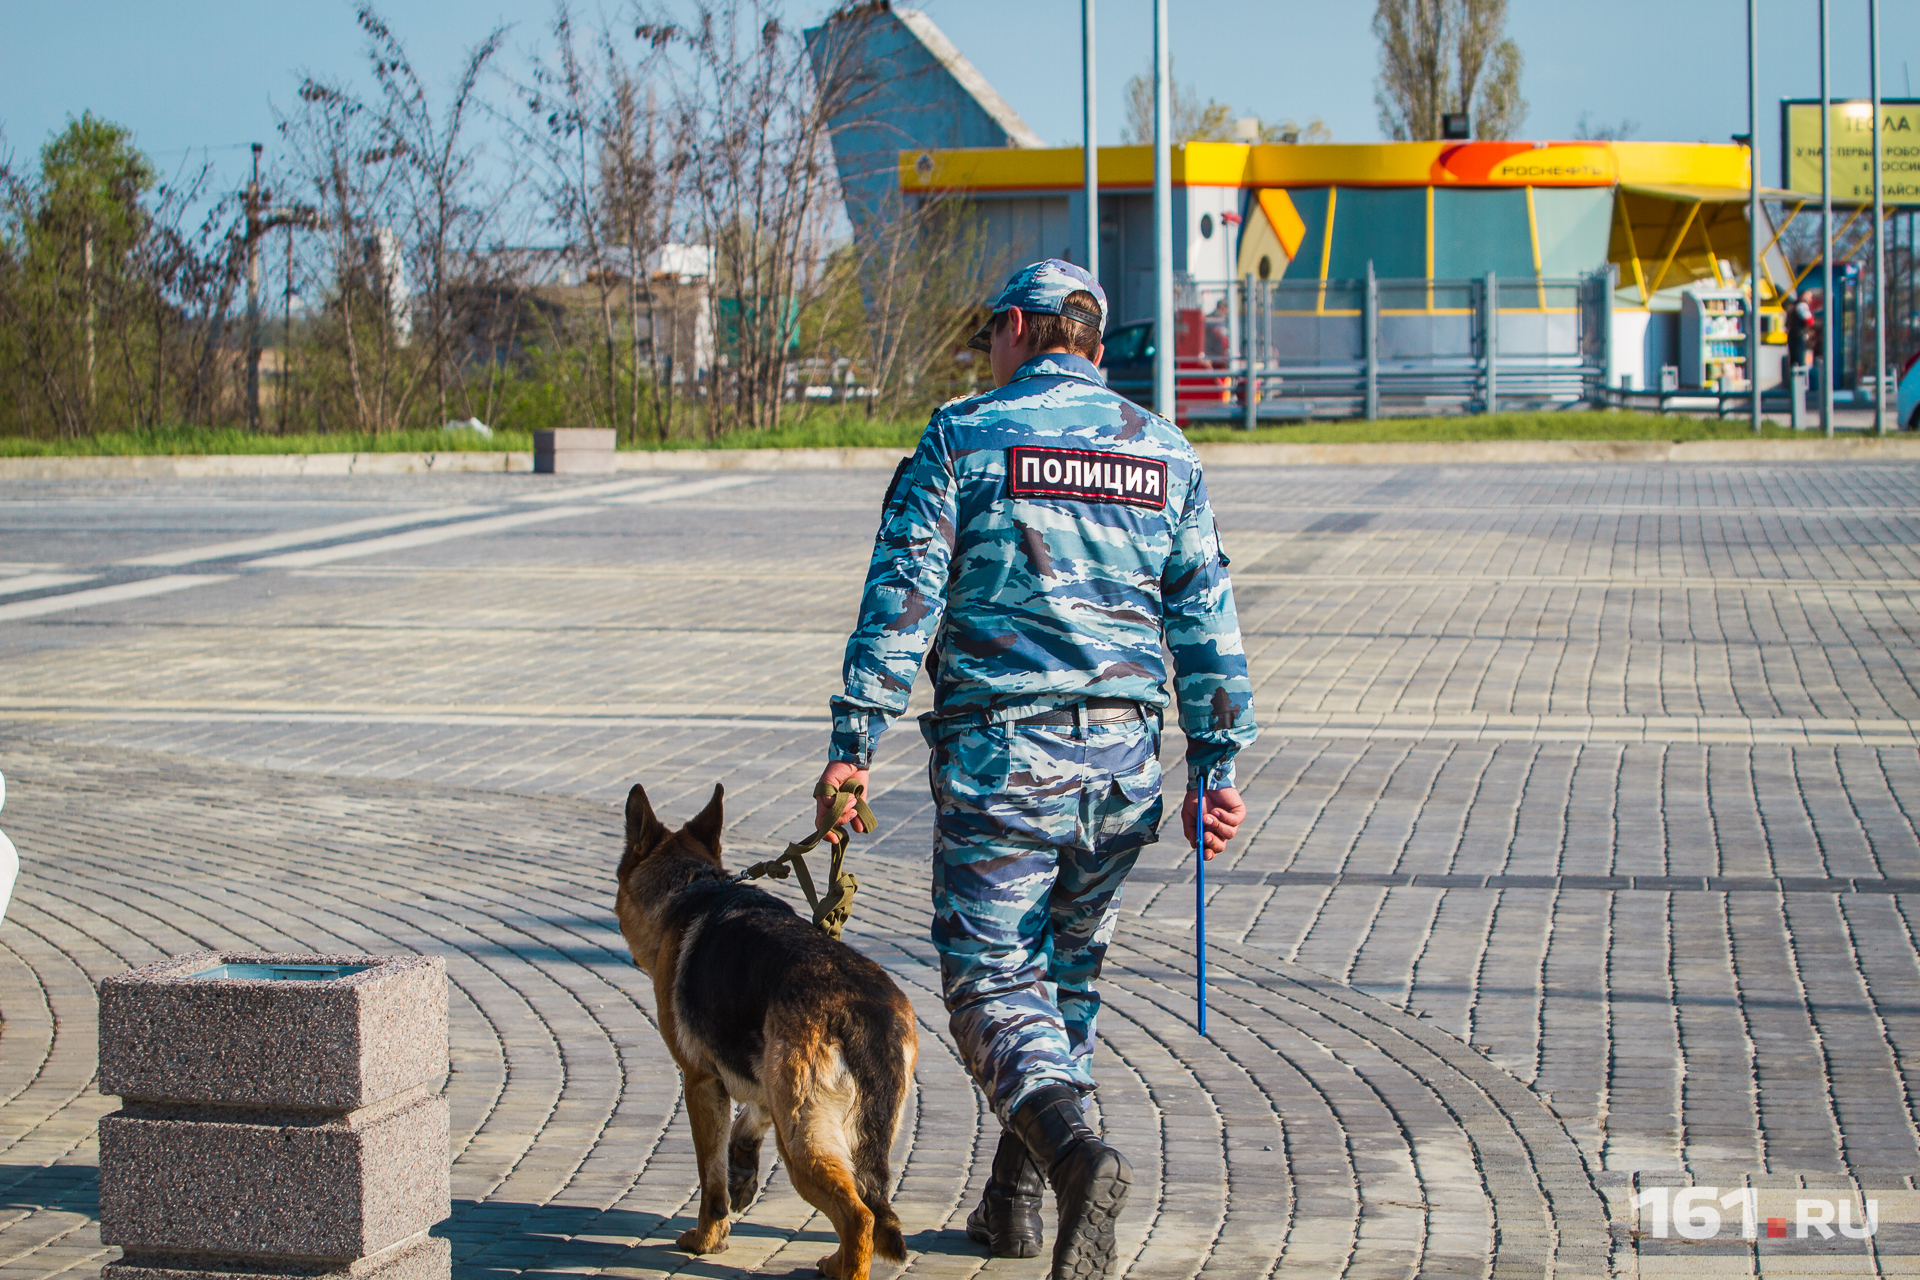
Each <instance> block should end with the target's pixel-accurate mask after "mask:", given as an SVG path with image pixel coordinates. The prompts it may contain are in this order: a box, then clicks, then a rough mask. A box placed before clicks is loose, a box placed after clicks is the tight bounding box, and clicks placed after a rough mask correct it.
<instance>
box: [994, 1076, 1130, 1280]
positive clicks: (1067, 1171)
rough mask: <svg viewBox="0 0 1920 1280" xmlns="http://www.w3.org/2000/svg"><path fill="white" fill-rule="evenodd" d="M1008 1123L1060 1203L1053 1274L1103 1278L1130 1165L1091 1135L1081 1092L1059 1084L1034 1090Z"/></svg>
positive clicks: (1059, 1279)
mask: <svg viewBox="0 0 1920 1280" xmlns="http://www.w3.org/2000/svg"><path fill="white" fill-rule="evenodd" d="M1008 1128H1010V1129H1011V1130H1012V1131H1013V1132H1014V1133H1016V1134H1018V1135H1020V1140H1021V1141H1022V1142H1024V1143H1026V1144H1027V1150H1028V1151H1031V1152H1032V1153H1033V1158H1034V1159H1036V1160H1038V1161H1039V1162H1040V1166H1041V1168H1043V1169H1045V1170H1046V1171H1047V1181H1048V1182H1049V1183H1050V1184H1052V1186H1053V1198H1054V1200H1055V1202H1057V1203H1058V1204H1059V1206H1060V1225H1059V1227H1058V1228H1057V1229H1056V1230H1055V1231H1054V1236H1053V1272H1052V1280H1105V1278H1106V1277H1107V1276H1109V1275H1111V1274H1112V1273H1113V1253H1114V1244H1113V1227H1114V1223H1115V1222H1116V1221H1118V1220H1119V1217H1120V1211H1121V1210H1122V1209H1124V1208H1126V1206H1127V1192H1128V1191H1130V1190H1131V1189H1132V1187H1133V1166H1132V1165H1131V1164H1128V1163H1127V1158H1126V1157H1125V1156H1123V1155H1121V1154H1120V1153H1119V1152H1118V1151H1115V1150H1114V1149H1113V1148H1112V1147H1110V1146H1108V1145H1107V1144H1106V1143H1104V1142H1102V1141H1100V1139H1099V1138H1097V1137H1095V1136H1094V1133H1093V1130H1091V1129H1089V1128H1088V1127H1087V1121H1086V1117H1085V1116H1083V1115H1081V1113H1080V1095H1079V1094H1077V1093H1075V1092H1074V1091H1073V1090H1072V1089H1070V1088H1068V1087H1067V1086H1066V1085H1064V1084H1050V1085H1047V1086H1046V1087H1045V1088H1043V1089H1040V1090H1039V1091H1037V1092H1035V1093H1034V1094H1033V1095H1032V1096H1031V1097H1029V1098H1028V1099H1027V1100H1026V1102H1024V1103H1022V1104H1021V1107H1020V1109H1019V1110H1018V1111H1016V1112H1014V1113H1013V1118H1012V1122H1011V1123H1010V1124H1009V1125H1008Z"/></svg>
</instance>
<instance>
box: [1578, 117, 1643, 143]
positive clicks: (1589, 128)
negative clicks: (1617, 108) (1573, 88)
mask: <svg viewBox="0 0 1920 1280" xmlns="http://www.w3.org/2000/svg"><path fill="white" fill-rule="evenodd" d="M1638 132H1640V122H1639V121H1638V120H1634V119H1623V120H1621V121H1620V123H1619V124H1608V123H1606V122H1604V121H1601V122H1595V121H1594V120H1593V118H1592V116H1591V115H1590V114H1589V113H1588V112H1585V111H1582V112H1581V113H1580V119H1579V121H1578V122H1577V123H1575V124H1574V126H1573V136H1574V137H1575V138H1577V139H1579V140H1580V141H1582V142H1621V141H1624V140H1625V139H1627V138H1631V137H1632V136H1633V135H1634V134H1636V133H1638Z"/></svg>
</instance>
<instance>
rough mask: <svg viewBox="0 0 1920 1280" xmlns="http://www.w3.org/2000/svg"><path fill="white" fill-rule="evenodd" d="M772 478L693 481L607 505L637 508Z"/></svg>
mask: <svg viewBox="0 0 1920 1280" xmlns="http://www.w3.org/2000/svg"><path fill="white" fill-rule="evenodd" d="M772 478H773V477H772V476H722V477H720V478H719V479H717V480H695V481H694V482H693V483H691V484H677V485H674V486H673V487H672V488H668V489H649V490H648V491H646V492H645V493H635V494H630V495H628V496H627V497H624V498H609V499H608V500H607V502H608V504H609V505H614V504H618V505H620V506H623V507H633V506H639V505H640V504H641V503H643V502H672V501H673V500H674V499H675V498H691V497H695V496H697V495H699V494H703V493H717V492H719V491H720V490H722V489H738V488H739V487H740V486H742V485H748V484H765V483H766V482H767V481H768V480H771V479H772Z"/></svg>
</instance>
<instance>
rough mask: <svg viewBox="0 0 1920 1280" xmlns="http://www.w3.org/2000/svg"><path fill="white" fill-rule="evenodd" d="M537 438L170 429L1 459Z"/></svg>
mask: <svg viewBox="0 0 1920 1280" xmlns="http://www.w3.org/2000/svg"><path fill="white" fill-rule="evenodd" d="M532 448H533V437H532V436H531V435H530V434H528V433H527V432H524V431H495V432H494V433H493V438H492V439H488V438H486V437H484V436H480V435H476V434H475V433H474V432H471V431H441V430H438V429H435V430H431V431H394V432H390V433H388V434H385V435H358V434H353V433H347V432H339V433H327V434H305V435H284V436H276V435H271V434H260V435H254V434H252V433H249V432H246V431H242V430H240V429H239V428H237V427H165V428H161V429H160V430H157V431H107V432H102V433H100V434H99V435H94V436H87V437H84V438H82V439H78V440H29V439H26V438H23V437H20V436H0V458H45V457H75V456H81V457H140V456H147V455H154V454H183V453H192V454H202V453H453V452H458V451H463V450H475V449H478V450H487V449H510V450H518V451H520V452H523V453H524V452H528V451H530V450H532Z"/></svg>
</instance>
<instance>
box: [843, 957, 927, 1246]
mask: <svg viewBox="0 0 1920 1280" xmlns="http://www.w3.org/2000/svg"><path fill="white" fill-rule="evenodd" d="M895 999H896V1001H897V1004H898V1006H899V1007H897V1008H895V1009H894V1010H892V1013H893V1015H894V1017H893V1018H892V1019H891V1020H890V1021H891V1022H892V1024H893V1025H892V1026H891V1027H890V1028H889V1030H890V1031H891V1032H892V1034H888V1035H873V1034H868V1035H864V1036H861V1037H860V1039H861V1040H862V1041H863V1042H864V1043H861V1044H859V1045H857V1046H855V1045H847V1046H846V1049H847V1051H848V1052H847V1057H848V1059H849V1065H852V1064H853V1063H855V1062H857V1063H858V1066H857V1068H856V1080H857V1083H858V1088H859V1091H860V1092H859V1102H858V1104H857V1105H858V1108H859V1128H860V1134H859V1141H858V1143H857V1144H856V1145H855V1147H854V1152H853V1181H854V1186H855V1187H856V1188H858V1190H859V1192H860V1199H861V1202H862V1203H864V1204H865V1205H866V1206H867V1208H868V1209H869V1210H871V1211H872V1213H873V1251H874V1252H875V1253H876V1254H878V1255H879V1256H880V1257H882V1258H885V1259H886V1260H887V1261H889V1262H905V1261H906V1260H907V1241H906V1237H905V1236H904V1235H902V1234H901V1231H900V1215H899V1214H897V1213H895V1212H894V1211H893V1205H892V1204H890V1203H888V1201H887V1188H888V1186H889V1185H891V1183H892V1182H893V1173H892V1169H891V1166H890V1165H889V1158H890V1156H891V1154H892V1150H893V1137H894V1132H895V1131H896V1130H897V1129H898V1128H899V1126H900V1115H901V1113H902V1112H903V1111H904V1110H905V1109H906V1105H907V1090H908V1088H910V1087H911V1086H912V1084H913V1067H914V1063H915V1061H916V1060H917V1059H918V1057H919V1054H920V1043H919V1039H918V1037H917V1036H916V1035H915V1033H914V1028H913V1009H912V1006H910V1005H908V1004H907V1002H906V997H904V996H900V995H898V994H897V993H896V997H895Z"/></svg>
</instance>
